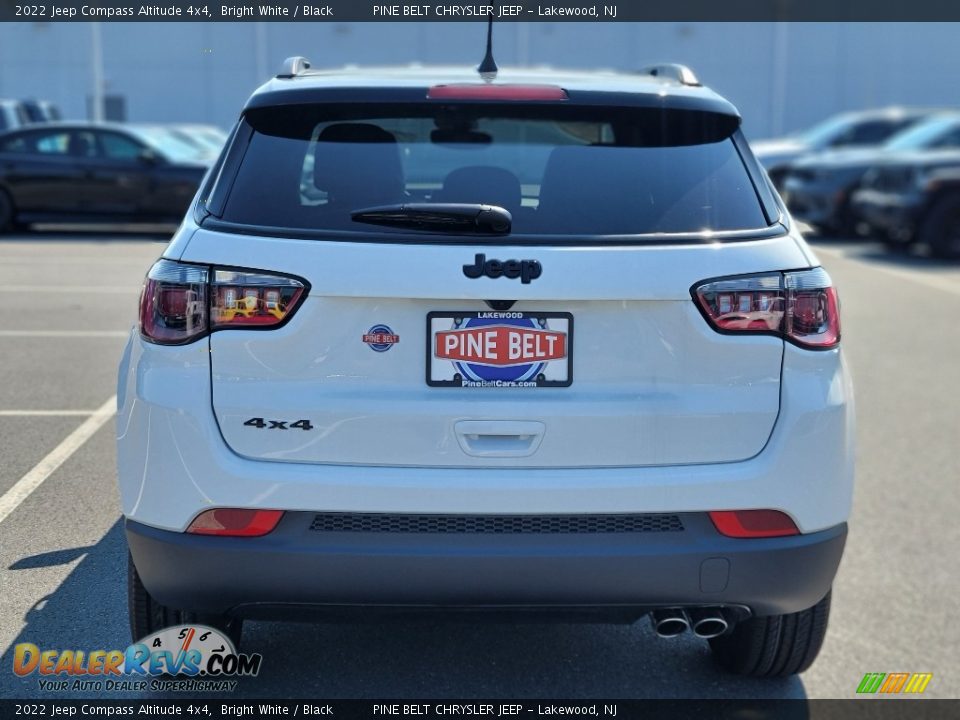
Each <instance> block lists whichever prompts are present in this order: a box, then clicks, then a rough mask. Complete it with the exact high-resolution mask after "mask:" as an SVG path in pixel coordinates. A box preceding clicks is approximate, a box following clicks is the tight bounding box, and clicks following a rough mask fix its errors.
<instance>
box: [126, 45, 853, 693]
mask: <svg viewBox="0 0 960 720" xmlns="http://www.w3.org/2000/svg"><path fill="white" fill-rule="evenodd" d="M838 308H839V304H838V300H837V293H836V290H835V289H834V287H833V285H832V283H831V280H830V277H829V276H828V275H827V273H826V272H825V271H824V270H823V269H822V268H820V267H819V262H818V261H817V259H816V257H815V256H814V254H813V253H812V252H811V251H810V248H809V247H808V246H807V245H806V243H805V242H804V240H803V239H802V238H801V237H800V235H799V234H798V231H797V229H796V228H795V227H794V226H793V225H792V223H791V220H790V217H789V215H788V214H787V212H786V210H785V209H784V207H783V205H782V203H781V202H780V199H779V198H778V196H777V195H776V193H775V191H774V190H772V189H771V186H770V183H769V181H768V180H767V178H766V176H765V174H764V172H763V171H762V170H761V168H760V167H759V166H758V164H757V162H756V160H755V159H754V157H753V155H752V153H751V151H750V148H749V147H748V146H747V143H746V142H745V141H744V138H743V135H742V134H741V131H740V117H739V115H738V113H737V110H736V109H735V108H734V107H733V106H732V105H731V104H730V103H729V102H727V101H726V100H724V99H723V98H721V97H719V96H718V95H716V94H714V93H713V92H711V91H710V90H708V89H706V88H704V87H702V86H700V85H699V83H698V82H697V80H696V78H695V77H694V76H693V74H692V73H691V72H690V71H689V70H688V69H686V68H683V67H682V66H663V65H661V66H656V67H653V68H649V69H647V70H645V71H643V72H639V73H634V74H624V75H617V74H577V73H559V72H545V71H544V72H540V71H537V72H528V71H508V72H501V73H500V74H499V77H497V78H496V79H495V80H491V79H490V78H489V77H486V78H485V79H481V78H480V77H478V75H477V74H476V72H475V71H473V70H469V69H464V70H449V69H430V70H424V69H402V70H382V71H363V72H360V71H345V72H335V73H330V72H315V71H312V70H310V69H309V65H308V63H306V61H304V60H303V59H302V58H291V60H289V61H288V62H287V64H286V66H285V68H284V72H283V73H282V74H281V75H279V76H278V77H277V78H276V79H273V80H271V81H270V82H268V83H267V84H266V85H264V86H263V87H261V88H260V89H259V90H257V92H256V93H254V95H253V96H252V97H251V98H250V100H249V102H248V103H247V105H246V107H245V108H244V110H243V113H242V115H241V116H240V119H239V122H238V123H237V125H236V128H235V129H234V131H233V134H232V136H231V138H230V140H229V142H228V143H227V146H226V147H225V149H224V151H223V153H222V156H221V157H220V160H219V162H218V164H217V165H216V166H215V167H214V168H213V170H212V171H211V173H210V174H209V176H208V179H207V181H206V182H205V184H204V186H203V187H202V188H201V190H200V192H199V194H198V196H197V198H196V200H195V202H194V204H193V206H192V207H191V209H190V211H189V213H188V214H187V217H186V219H185V220H184V223H183V225H182V227H181V228H180V229H179V231H178V232H177V234H176V236H175V237H174V239H173V241H172V242H171V243H170V245H169V246H168V247H167V249H166V251H165V252H164V253H163V257H162V258H161V259H160V260H158V261H157V263H156V264H155V265H154V266H153V267H152V268H151V270H150V271H149V274H148V275H147V278H146V281H145V284H144V288H143V295H142V300H141V305H140V323H139V327H138V328H136V329H135V330H134V331H133V333H132V334H131V337H130V341H129V344H128V345H127V348H126V351H125V353H124V356H123V360H122V363H121V366H120V377H119V395H118V397H119V418H118V445H119V477H120V490H121V495H122V501H123V512H124V514H125V516H126V534H127V539H128V542H129V546H130V570H129V572H130V580H129V596H130V615H131V625H132V632H133V635H134V636H135V637H136V638H139V637H142V636H145V635H148V634H150V633H152V632H155V631H157V630H159V629H160V628H162V627H165V626H167V625H171V624H175V623H178V622H189V621H202V622H206V623H207V624H210V625H213V626H215V627H219V628H222V629H223V630H225V631H226V632H228V633H229V634H230V635H231V636H232V637H233V638H238V637H239V633H240V626H241V623H242V621H243V619H244V618H251V617H256V618H284V617H294V616H301V615H303V614H304V613H309V612H314V613H319V614H323V613H340V612H343V611H345V610H353V611H356V612H361V613H365V614H368V615H369V614H373V613H376V612H378V611H383V610H391V611H395V610H397V609H400V610H408V611H431V612H438V613H441V612H448V613H452V612H465V611H474V612H476V611H487V612H504V613H506V612H536V613H538V614H543V615H547V614H550V613H553V614H555V615H556V616H557V617H564V618H569V617H570V616H571V615H575V616H583V617H588V616H593V617H597V616H599V617H601V618H605V619H609V620H612V621H626V622H632V621H635V620H637V619H638V618H641V617H643V616H647V615H649V616H650V617H651V618H652V620H653V624H654V627H655V628H656V631H657V633H658V634H659V635H661V636H672V635H678V634H680V633H682V632H686V631H689V632H692V633H695V634H696V635H697V636H699V637H702V638H708V639H709V641H710V645H711V647H712V648H713V651H714V653H715V655H716V658H717V660H718V661H719V662H720V663H721V664H722V665H723V666H724V667H726V668H728V669H729V670H731V671H733V672H737V673H742V674H749V675H757V676H779V675H787V674H791V673H796V672H800V671H802V670H804V669H806V668H807V667H808V666H809V665H810V663H811V662H813V660H814V658H815V657H816V655H817V652H818V651H819V649H820V646H821V644H822V641H823V637H824V632H825V630H826V624H827V616H828V613H829V607H830V587H831V584H832V581H833V578H834V575H835V573H836V571H837V567H838V564H839V562H840V557H841V554H842V551H843V545H844V539H845V535H846V520H847V516H848V514H849V511H850V503H851V494H852V492H851V491H852V482H853V397H852V392H851V385H850V380H849V377H848V375H847V370H846V367H845V364H844V359H843V354H842V352H841V348H840V320H839V316H838Z"/></svg>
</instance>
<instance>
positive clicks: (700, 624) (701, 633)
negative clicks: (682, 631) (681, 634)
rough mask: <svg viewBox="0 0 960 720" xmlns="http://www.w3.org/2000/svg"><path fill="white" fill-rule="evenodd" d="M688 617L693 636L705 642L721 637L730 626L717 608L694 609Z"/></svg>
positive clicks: (689, 612)
mask: <svg viewBox="0 0 960 720" xmlns="http://www.w3.org/2000/svg"><path fill="white" fill-rule="evenodd" d="M688 615H689V617H690V627H691V629H692V630H693V634H694V635H696V636H697V637H698V638H703V639H705V640H709V639H710V638H715V637H719V636H720V635H723V634H724V633H725V632H726V631H727V628H728V627H729V625H730V623H728V622H727V619H726V618H725V617H724V616H723V612H722V611H721V610H720V609H719V608H694V609H692V610H689V611H688Z"/></svg>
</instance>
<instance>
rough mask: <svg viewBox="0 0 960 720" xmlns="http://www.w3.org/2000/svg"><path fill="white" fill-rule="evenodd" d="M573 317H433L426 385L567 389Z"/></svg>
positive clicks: (489, 314) (451, 314)
mask: <svg viewBox="0 0 960 720" xmlns="http://www.w3.org/2000/svg"><path fill="white" fill-rule="evenodd" d="M572 382H573V315H571V314H570V313H561V312H495V311H481V312H456V311H453V312H431V313H429V314H428V315H427V385H430V386H431V387H494V388H517V387H568V386H569V385H570V384H571V383H572Z"/></svg>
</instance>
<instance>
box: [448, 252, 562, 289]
mask: <svg viewBox="0 0 960 720" xmlns="http://www.w3.org/2000/svg"><path fill="white" fill-rule="evenodd" d="M463 274H464V275H466V276H467V277H468V278H470V279H472V280H475V279H476V278H478V277H480V276H482V275H486V276H487V277H489V278H498V277H500V276H501V275H503V276H504V277H508V278H520V282H522V283H523V284H524V285H529V284H530V281H531V280H536V279H537V278H538V277H540V275H541V274H543V267H542V266H541V265H540V263H539V262H537V261H536V260H487V256H486V255H485V254H483V253H477V256H476V258H475V259H474V261H473V265H464V266H463Z"/></svg>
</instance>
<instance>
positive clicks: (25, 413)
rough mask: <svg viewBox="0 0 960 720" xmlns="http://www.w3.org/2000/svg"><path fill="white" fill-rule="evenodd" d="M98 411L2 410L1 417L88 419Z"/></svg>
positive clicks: (0, 411)
mask: <svg viewBox="0 0 960 720" xmlns="http://www.w3.org/2000/svg"><path fill="white" fill-rule="evenodd" d="M96 412H97V411H96V410H0V417H87V416H89V415H93V414H94V413H96Z"/></svg>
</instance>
